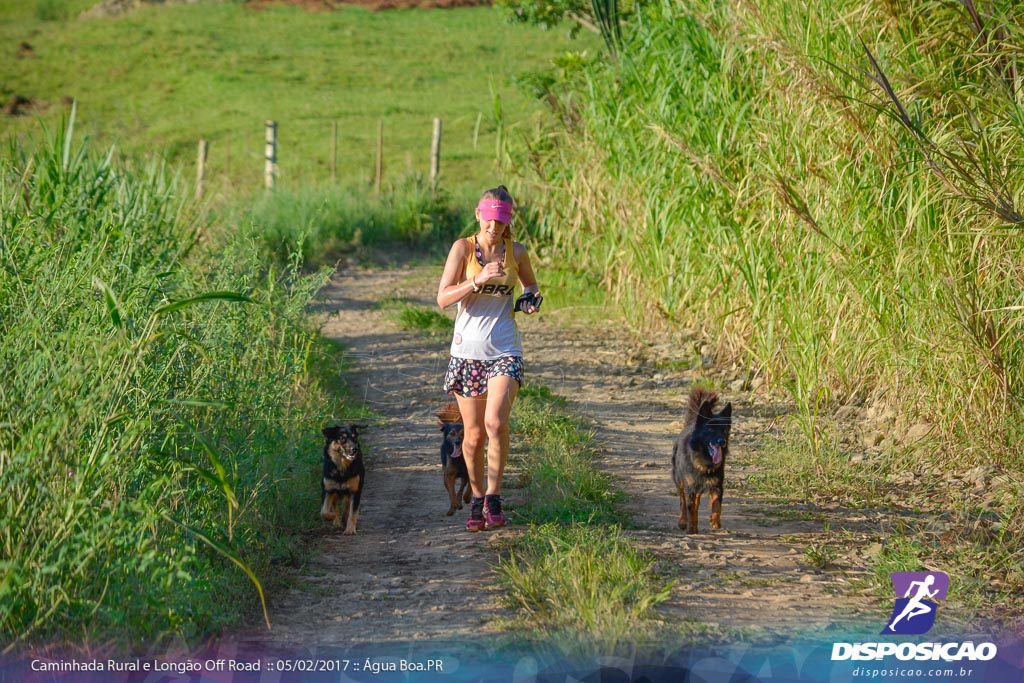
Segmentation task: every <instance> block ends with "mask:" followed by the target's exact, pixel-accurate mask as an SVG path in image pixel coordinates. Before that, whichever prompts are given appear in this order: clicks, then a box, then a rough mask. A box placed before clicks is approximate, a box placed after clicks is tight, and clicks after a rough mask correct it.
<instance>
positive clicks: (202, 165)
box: [196, 140, 210, 199]
mask: <svg viewBox="0 0 1024 683" xmlns="http://www.w3.org/2000/svg"><path fill="white" fill-rule="evenodd" d="M209 150H210V143H209V142H207V141H206V140H200V141H199V159H198V160H197V161H196V199H200V198H201V197H202V196H203V179H204V178H205V176H206V157H207V154H208V153H209Z"/></svg>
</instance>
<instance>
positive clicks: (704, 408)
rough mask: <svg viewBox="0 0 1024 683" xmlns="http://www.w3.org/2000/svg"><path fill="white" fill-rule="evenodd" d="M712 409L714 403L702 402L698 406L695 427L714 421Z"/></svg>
mask: <svg viewBox="0 0 1024 683" xmlns="http://www.w3.org/2000/svg"><path fill="white" fill-rule="evenodd" d="M714 407H715V403H714V401H704V402H703V403H701V404H700V408H698V409H697V425H703V424H707V423H708V422H710V421H711V420H713V419H714V417H715V414H714V411H713V410H712V409H713V408H714Z"/></svg>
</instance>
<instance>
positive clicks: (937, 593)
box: [882, 572, 949, 635]
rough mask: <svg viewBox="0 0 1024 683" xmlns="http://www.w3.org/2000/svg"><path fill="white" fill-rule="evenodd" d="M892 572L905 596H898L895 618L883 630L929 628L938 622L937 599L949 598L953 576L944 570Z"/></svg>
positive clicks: (906, 631)
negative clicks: (951, 577) (948, 593)
mask: <svg viewBox="0 0 1024 683" xmlns="http://www.w3.org/2000/svg"><path fill="white" fill-rule="evenodd" d="M891 576H892V583H893V588H895V589H896V595H898V596H900V595H901V596H903V597H899V598H897V599H896V604H895V605H894V607H893V610H892V619H891V620H890V622H889V625H888V626H886V627H885V629H884V630H883V631H882V633H899V634H903V635H910V634H921V633H925V632H927V631H928V630H929V629H931V627H932V625H933V624H934V623H935V612H936V611H937V609H938V602H937V600H945V599H946V593H947V592H948V590H949V577H948V576H947V575H946V574H945V573H944V572H895V573H893V574H892V575H891ZM922 617H923V618H922ZM915 618H917V619H916V620H915ZM912 620H915V621H913V623H911V621H912ZM901 622H902V624H901Z"/></svg>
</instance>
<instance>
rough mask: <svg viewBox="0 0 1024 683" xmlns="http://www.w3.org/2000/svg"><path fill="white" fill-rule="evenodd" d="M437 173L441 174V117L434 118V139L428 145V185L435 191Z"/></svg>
mask: <svg viewBox="0 0 1024 683" xmlns="http://www.w3.org/2000/svg"><path fill="white" fill-rule="evenodd" d="M439 175H441V119H434V140H433V142H432V143H431V146H430V187H431V188H432V189H433V190H435V191H436V190H437V178H438V176H439Z"/></svg>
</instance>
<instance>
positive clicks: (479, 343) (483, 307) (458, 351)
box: [451, 236, 523, 360]
mask: <svg viewBox="0 0 1024 683" xmlns="http://www.w3.org/2000/svg"><path fill="white" fill-rule="evenodd" d="M466 242H467V243H468V247H469V250H468V251H469V254H468V256H467V257H466V266H465V273H464V274H465V278H466V279H467V280H468V279H470V278H472V277H473V276H474V275H477V274H478V273H479V272H480V271H481V270H483V266H481V265H480V262H479V261H477V258H476V247H477V245H476V236H473V237H469V238H467V240H466ZM513 248H514V245H513V244H512V240H508V239H507V240H505V260H504V264H503V265H504V267H505V276H504V277H500V278H492V279H490V280H488V281H487V282H486V283H484V285H483V286H482V287H481V288H480V291H479V292H475V293H471V294H469V295H468V296H467V297H466V298H464V299H462V301H460V302H459V309H458V312H457V313H456V314H455V334H454V336H453V337H452V347H451V355H452V357H454V358H468V359H472V360H497V359H498V358H501V357H502V356H522V355H523V343H522V337H521V336H520V334H519V328H518V327H517V326H516V320H515V314H514V313H513V312H512V307H513V305H514V297H513V295H514V293H515V285H516V283H517V282H518V281H519V266H518V265H517V264H516V259H515V255H514V253H513Z"/></svg>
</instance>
